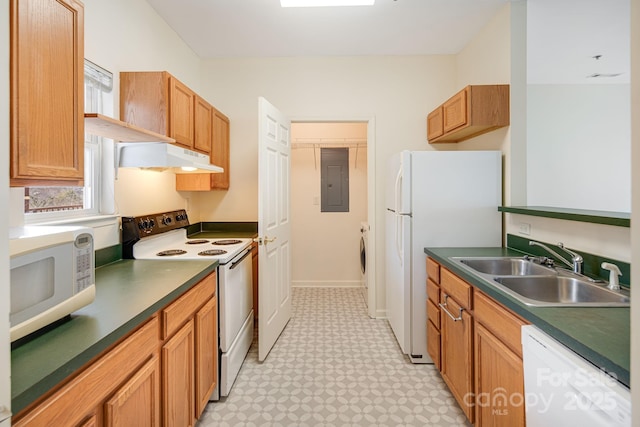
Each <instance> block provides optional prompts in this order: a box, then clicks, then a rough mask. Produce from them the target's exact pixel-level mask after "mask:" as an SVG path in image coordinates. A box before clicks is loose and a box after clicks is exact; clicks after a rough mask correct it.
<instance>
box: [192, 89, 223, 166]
mask: <svg viewBox="0 0 640 427" xmlns="http://www.w3.org/2000/svg"><path fill="white" fill-rule="evenodd" d="M194 106H195V111H194V114H195V117H194V135H193V148H194V149H195V150H197V151H200V152H203V153H207V154H210V153H211V144H212V142H213V114H214V110H215V108H213V105H211V104H209V103H208V102H207V101H206V100H205V99H204V98H202V97H200V96H198V95H195V100H194ZM211 163H213V164H216V163H214V162H213V159H211ZM218 166H220V165H218Z"/></svg>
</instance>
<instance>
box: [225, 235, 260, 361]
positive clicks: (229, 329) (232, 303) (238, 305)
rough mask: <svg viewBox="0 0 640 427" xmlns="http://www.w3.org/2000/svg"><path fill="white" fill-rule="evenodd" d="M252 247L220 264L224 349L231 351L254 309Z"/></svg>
mask: <svg viewBox="0 0 640 427" xmlns="http://www.w3.org/2000/svg"><path fill="white" fill-rule="evenodd" d="M252 279H253V276H252V262H251V247H248V248H247V249H246V250H244V251H242V252H241V253H240V254H239V255H238V256H237V257H235V258H234V259H233V260H232V261H230V262H228V263H226V264H224V265H221V266H219V267H218V294H219V295H218V296H219V307H220V351H221V352H223V353H226V352H227V351H229V348H230V347H231V344H232V343H233V340H234V339H235V337H236V336H237V335H238V333H239V332H240V329H241V328H242V325H243V324H244V323H245V321H246V319H247V317H249V315H250V314H251V312H252V310H253V285H252Z"/></svg>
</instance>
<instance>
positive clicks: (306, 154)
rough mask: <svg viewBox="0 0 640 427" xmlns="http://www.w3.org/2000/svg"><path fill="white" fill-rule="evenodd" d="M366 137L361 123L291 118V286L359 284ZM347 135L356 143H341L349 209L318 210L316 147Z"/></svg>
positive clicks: (364, 214)
mask: <svg viewBox="0 0 640 427" xmlns="http://www.w3.org/2000/svg"><path fill="white" fill-rule="evenodd" d="M366 140H367V124H366V123H292V124H291V141H292V144H293V149H292V151H291V247H292V250H291V254H292V258H291V261H292V262H291V265H292V272H291V280H292V282H293V286H351V287H353V286H360V285H361V283H360V276H361V273H360V256H359V254H360V235H361V234H360V223H361V222H362V221H367V190H368V189H367V146H366ZM310 141H317V142H318V144H313V143H310ZM329 141H334V142H333V143H330V142H329ZM348 141H351V144H357V142H356V141H360V144H361V146H355V147H345V148H346V149H347V150H349V211H348V212H321V211H320V207H321V206H320V204H321V202H320V201H321V195H320V173H321V168H320V150H321V147H340V146H341V145H342V146H344V145H345V144H348ZM320 142H322V144H320Z"/></svg>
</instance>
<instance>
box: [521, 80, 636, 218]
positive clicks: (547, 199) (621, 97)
mask: <svg viewBox="0 0 640 427" xmlns="http://www.w3.org/2000/svg"><path fill="white" fill-rule="evenodd" d="M629 90H630V87H629V85H628V84H600V85H596V84H590V85H588V84H570V85H560V84H550V85H531V84H530V85H528V89H527V171H528V173H527V203H528V204H529V205H530V206H555V207H565V208H567V207H569V208H574V209H592V210H604V211H616V212H630V211H631V169H630V166H631V165H630V162H629V152H630V150H631V135H630V133H631V129H630V128H629V120H630V117H629V116H630V110H629V96H630V92H629Z"/></svg>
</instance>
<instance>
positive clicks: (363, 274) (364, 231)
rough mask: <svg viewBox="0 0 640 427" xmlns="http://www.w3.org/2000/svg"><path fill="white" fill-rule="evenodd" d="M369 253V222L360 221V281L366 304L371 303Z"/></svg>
mask: <svg viewBox="0 0 640 427" xmlns="http://www.w3.org/2000/svg"><path fill="white" fill-rule="evenodd" d="M368 253H369V223H367V222H361V223H360V283H361V288H360V290H361V291H362V298H363V299H364V303H365V305H369V280H368V276H369V270H368V266H367V265H368V262H369V260H368V256H369V255H368Z"/></svg>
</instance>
